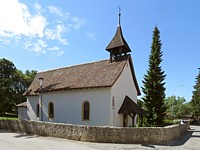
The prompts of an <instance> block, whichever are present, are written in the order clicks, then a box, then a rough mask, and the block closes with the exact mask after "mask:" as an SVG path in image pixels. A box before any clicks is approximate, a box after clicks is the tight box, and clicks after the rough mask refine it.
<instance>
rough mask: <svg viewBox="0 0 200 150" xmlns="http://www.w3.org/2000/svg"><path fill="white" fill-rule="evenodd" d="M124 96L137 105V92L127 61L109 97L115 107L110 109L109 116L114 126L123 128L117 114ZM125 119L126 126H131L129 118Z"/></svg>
mask: <svg viewBox="0 0 200 150" xmlns="http://www.w3.org/2000/svg"><path fill="white" fill-rule="evenodd" d="M126 95H127V96H129V97H130V98H131V99H132V100H133V101H134V102H135V103H136V104H137V90H136V87H135V84H134V81H133V76H132V73H131V69H130V63H129V61H127V64H126V66H125V67H124V69H123V72H122V73H121V75H120V76H119V78H118V80H117V81H116V82H115V84H114V85H113V86H112V88H111V97H112V98H114V101H115V107H114V108H113V109H112V111H111V114H110V116H111V120H112V122H113V125H114V126H123V115H122V114H118V111H119V109H120V107H121V105H122V103H123V100H124V98H125V96H126ZM127 117H128V120H127V121H128V122H127V126H132V118H131V117H130V116H127Z"/></svg>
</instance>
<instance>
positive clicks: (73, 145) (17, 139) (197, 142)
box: [0, 126, 200, 150]
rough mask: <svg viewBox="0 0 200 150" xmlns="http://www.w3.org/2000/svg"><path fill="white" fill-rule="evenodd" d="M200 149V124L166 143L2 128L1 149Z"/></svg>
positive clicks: (0, 136) (0, 135) (0, 134)
mask: <svg viewBox="0 0 200 150" xmlns="http://www.w3.org/2000/svg"><path fill="white" fill-rule="evenodd" d="M143 149H144V150H153V149H156V150H170V149H173V150H200V126H191V130H189V131H188V132H187V133H186V134H185V135H184V136H182V137H181V138H180V139H179V140H176V141H173V142H171V143H169V144H166V145H141V144H109V143H107V144H105V143H90V142H80V141H71V140H66V139H59V138H51V137H41V136H37V135H26V134H19V133H11V132H6V131H3V130H0V150H143Z"/></svg>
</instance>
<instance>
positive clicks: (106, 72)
mask: <svg viewBox="0 0 200 150" xmlns="http://www.w3.org/2000/svg"><path fill="white" fill-rule="evenodd" d="M128 58H129V56H128V55H127V56H126V57H124V59H123V60H122V61H118V62H116V61H115V62H112V63H110V62H109V60H102V61H98V62H92V63H86V64H81V65H76V66H71V67H65V68H59V69H54V70H49V71H43V72H38V74H37V75H36V77H35V79H34V80H33V82H32V83H31V85H30V87H29V88H28V90H27V91H26V92H25V93H24V95H38V92H39V80H38V78H39V77H43V78H44V83H43V92H51V91H58V90H70V89H82V88H95V87H111V86H112V85H113V84H114V82H115V81H116V80H117V78H118V76H119V75H120V74H121V72H122V70H123V68H124V66H125V64H126V62H127V60H128Z"/></svg>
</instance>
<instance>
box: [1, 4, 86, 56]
mask: <svg viewBox="0 0 200 150" xmlns="http://www.w3.org/2000/svg"><path fill="white" fill-rule="evenodd" d="M31 7H32V8H33V9H32V8H31ZM30 8H31V9H30ZM46 8H47V9H46ZM84 24H85V21H84V19H81V18H79V17H76V16H72V15H71V14H70V13H69V12H67V11H63V10H62V9H61V8H58V7H55V6H41V5H40V4H39V3H35V4H31V5H26V4H25V3H22V2H19V0H4V1H3V0H2V1H0V41H1V44H4V45H8V44H10V43H11V44H13V42H15V44H16V45H18V46H21V47H22V48H25V49H27V50H28V51H31V52H32V53H35V54H37V55H39V54H51V55H53V56H54V57H55V56H61V55H63V54H64V51H63V50H61V49H60V48H59V47H60V46H62V45H68V44H69V42H68V40H67V38H66V33H68V32H70V31H71V30H78V29H80V28H81V27H82V26H83V25H84ZM52 43H53V44H54V45H56V46H54V45H53V46H52ZM50 44H51V46H50Z"/></svg>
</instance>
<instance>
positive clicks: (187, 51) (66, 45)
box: [0, 0, 200, 101]
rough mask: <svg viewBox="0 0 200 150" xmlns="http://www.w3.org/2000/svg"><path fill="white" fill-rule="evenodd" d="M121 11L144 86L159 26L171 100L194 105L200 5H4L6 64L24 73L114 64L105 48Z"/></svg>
mask: <svg viewBox="0 0 200 150" xmlns="http://www.w3.org/2000/svg"><path fill="white" fill-rule="evenodd" d="M119 6H120V7H121V9H122V16H121V26H122V30H123V35H124V37H125V39H126V41H127V42H128V44H129V46H130V48H131V49H132V53H131V55H132V58H133V63H134V68H135V72H136V76H137V80H138V83H139V86H140V87H141V86H143V84H142V80H143V77H144V74H146V70H147V69H148V58H149V54H150V47H151V42H152V31H153V29H154V27H155V25H157V26H158V28H159V30H160V32H161V34H160V36H161V41H162V43H163V45H162V51H163V57H162V58H163V62H162V64H161V65H162V69H163V70H164V71H165V74H166V75H167V76H166V80H165V82H166V84H165V87H166V96H171V95H177V96H180V97H185V98H186V100H187V101H190V100H191V96H192V90H193V86H194V84H195V82H194V81H195V77H196V76H197V74H198V69H197V68H199V67H200V38H199V35H200V21H199V18H200V16H199V14H200V9H199V8H200V1H199V0H193V1H192V2H191V1H186V0H185V1H181V0H177V1H174V0H168V1H160V0H151V1H149V0H123V1H122V0H110V1H108V0H95V1H94V0H84V1H80V0H56V1H50V0H38V1H36V0H6V1H1V2H0V58H7V59H9V60H11V61H12V62H13V63H14V64H15V66H16V67H17V69H19V70H22V71H25V70H27V69H29V70H38V71H41V70H48V69H53V68H59V67H64V66H71V65H76V64H80V63H86V62H92V61H98V60H102V59H108V58H109V54H108V52H107V51H105V47H106V46H107V44H108V43H109V42H110V40H111V39H112V37H113V36H114V34H115V32H116V28H117V24H118V7H119Z"/></svg>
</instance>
